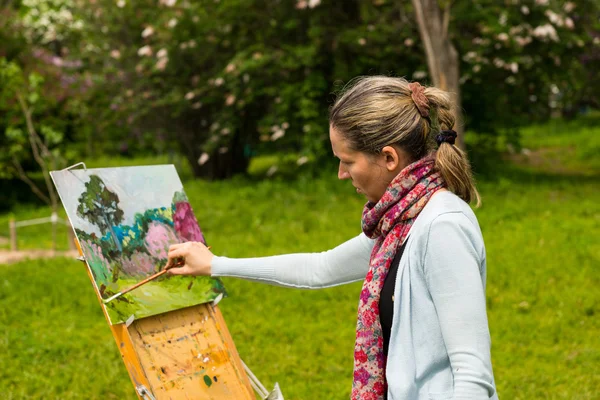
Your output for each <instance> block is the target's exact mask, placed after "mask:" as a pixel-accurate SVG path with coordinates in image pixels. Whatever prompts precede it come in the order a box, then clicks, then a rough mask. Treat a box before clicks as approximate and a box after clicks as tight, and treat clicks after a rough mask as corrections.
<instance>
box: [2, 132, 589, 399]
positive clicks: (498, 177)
mask: <svg viewBox="0 0 600 400" xmlns="http://www.w3.org/2000/svg"><path fill="white" fill-rule="evenodd" d="M574 124H575V125H569V124H563V123H561V124H559V125H557V126H555V125H547V126H543V127H537V128H531V129H530V131H528V132H525V133H524V139H523V140H524V147H526V148H528V149H531V150H532V151H543V150H545V149H547V148H549V147H551V148H554V149H558V148H566V149H569V148H570V147H571V146H572V145H575V144H576V145H578V146H579V145H580V144H581V143H583V144H585V143H590V144H591V145H590V148H587V149H586V148H581V149H579V148H578V149H577V151H578V152H580V153H581V154H583V155H582V156H579V155H576V156H573V160H574V162H573V163H566V164H565V165H566V167H565V168H564V169H562V170H559V171H555V170H549V169H548V168H545V167H541V166H540V164H539V163H532V164H531V165H530V166H515V165H513V164H508V163H501V164H498V165H497V168H496V170H497V171H496V173H495V174H494V175H491V176H489V177H487V175H486V179H485V180H484V181H481V182H480V183H479V187H480V190H481V193H482V196H483V206H482V207H481V208H480V209H478V210H476V213H477V216H478V218H479V221H480V224H481V226H482V230H483V233H484V237H485V241H486V246H487V253H488V279H487V302H488V317H489V322H490V331H491V335H492V342H493V346H492V357H493V367H494V373H495V378H496V382H497V386H498V391H499V395H500V398H501V399H511V400H512V399H514V400H516V399H569V400H571V399H596V398H598V393H600V340H599V338H600V290H599V289H598V288H599V287H600V270H599V268H600V241H599V240H598V237H600V206H599V204H600V185H599V183H600V174H599V173H598V170H597V169H596V168H597V167H596V165H597V164H596V163H597V160H598V157H591V158H588V156H587V154H588V153H590V152H591V153H592V154H593V153H594V151H595V150H594V149H593V146H595V144H594V143H597V141H596V139H595V138H597V137H600V136H598V135H600V129H599V128H594V127H593V126H592V125H589V126H581V122H577V123H574ZM596 126H598V124H596ZM550 128H552V129H553V130H552V132H553V133H552V135H551V136H552V138H551V139H548V143H546V136H544V135H542V134H541V133H540V132H543V131H546V132H547V131H548V130H549V129H550ZM584 128H585V132H587V133H581V130H584ZM574 130H575V131H574ZM571 135H574V136H576V137H578V138H579V139H577V142H576V143H574V142H572V140H571V139H570V136H571ZM582 135H583V136H582ZM584 136H585V137H584ZM586 137H589V140H587V139H586ZM586 140H587V141H586ZM595 148H596V149H597V147H595ZM567 151H570V150H567ZM580 153H576V154H580ZM557 154H559V155H561V156H563V155H564V154H563V153H561V152H560V151H557ZM581 166H589V168H587V169H586V170H585V171H582V172H581V173H579V172H578V171H579V169H580V168H581ZM330 175H331V176H327V177H324V178H319V179H308V178H300V179H298V180H296V181H294V182H284V181H278V180H267V181H261V182H251V181H246V180H243V179H235V180H232V181H228V182H215V183H207V182H203V181H193V180H187V181H186V182H185V189H186V192H187V194H188V197H189V198H190V201H191V202H192V205H193V207H194V211H195V214H196V216H197V217H198V220H199V222H200V225H201V226H202V228H203V230H204V233H205V235H206V237H207V240H208V241H209V243H210V244H211V245H212V246H213V251H214V252H215V253H216V254H219V255H227V256H232V257H242V256H262V255H271V254H278V253H284V252H299V251H320V250H326V249H328V248H330V247H332V246H335V245H336V244H338V243H340V242H342V241H343V240H345V239H348V238H351V237H352V236H354V235H355V234H357V233H359V231H360V215H361V210H362V205H363V199H362V198H361V197H360V196H358V195H356V194H354V193H353V191H352V188H351V186H350V184H349V183H347V182H339V181H337V180H336V179H335V173H334V171H331V174H330ZM44 213H46V214H47V213H48V212H47V210H43V209H35V210H34V209H21V210H16V211H15V214H16V216H17V217H18V218H21V219H24V218H22V217H26V218H30V217H32V216H37V215H38V214H40V215H41V214H44ZM7 219H8V216H7V215H3V216H0V224H4V222H5V221H6V220H7ZM0 226H1V225H0ZM46 234H47V233H46ZM43 235H44V232H43V231H40V232H38V233H36V234H35V235H29V236H28V237H30V239H28V238H27V237H25V236H24V239H23V241H24V242H23V243H22V246H24V247H25V248H27V246H35V245H36V243H39V240H38V239H37V238H38V237H39V238H41V237H43ZM31 238H33V239H31ZM224 283H225V286H226V287H227V289H228V292H229V295H230V297H229V298H227V299H225V300H223V301H222V302H221V303H220V307H221V309H222V311H223V314H224V315H225V319H226V321H227V323H228V327H229V329H230V332H231V334H232V336H233V338H234V340H235V342H236V345H237V347H238V350H239V352H240V354H241V356H242V357H243V358H244V360H245V362H246V363H247V364H248V365H249V366H250V368H252V369H253V371H254V372H255V373H256V374H257V375H258V377H259V378H260V379H261V380H262V381H263V383H265V384H266V385H267V386H268V387H272V385H273V384H274V383H275V382H276V381H277V382H279V383H280V385H281V387H282V391H283V394H284V396H285V397H286V398H288V399H307V400H309V399H310V400H312V399H347V398H348V394H349V390H350V386H351V375H352V352H353V343H354V328H355V320H356V306H357V302H358V294H359V291H360V283H356V284H352V285H347V286H343V287H337V288H332V289H325V290H320V291H300V290H290V289H283V288H278V287H270V286H266V285H262V284H258V283H251V282H245V281H241V280H235V279H224ZM0 393H2V396H0V397H2V398H7V399H28V398H36V399H37V398H43V399H80V398H86V399H135V398H136V396H135V394H134V392H133V388H132V385H131V383H130V381H129V378H128V375H127V373H126V370H125V368H124V366H123V365H122V361H121V360H120V356H119V353H118V351H117V348H116V346H115V343H114V341H113V339H112V336H111V334H110V330H109V328H108V326H107V325H106V322H105V320H104V318H103V316H102V312H101V310H100V307H99V305H98V304H97V300H96V297H95V295H94V293H93V289H92V286H91V284H90V282H89V280H88V277H87V274H86V272H85V270H84V266H83V265H81V264H80V263H79V262H76V261H74V260H68V259H53V260H36V261H30V262H23V263H19V264H11V265H0Z"/></svg>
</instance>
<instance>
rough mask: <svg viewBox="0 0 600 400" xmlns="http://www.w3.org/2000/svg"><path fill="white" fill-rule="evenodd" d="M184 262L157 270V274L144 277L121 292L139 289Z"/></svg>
mask: <svg viewBox="0 0 600 400" xmlns="http://www.w3.org/2000/svg"><path fill="white" fill-rule="evenodd" d="M183 264H184V263H183V262H178V263H177V264H174V265H173V266H171V267H169V268H166V269H163V270H162V271H160V272H157V273H156V274H154V275H152V276H149V277H147V278H146V279H144V280H143V281H139V282H138V283H136V284H135V285H133V286H132V287H130V288H128V289H125V290H123V291H122V292H121V294H122V295H123V294H125V293H129V292H131V291H132V290H133V289H137V288H139V287H140V286H142V285H144V284H146V283H148V282H150V281H152V280H154V279H156V278H158V277H159V276H162V275H164V274H166V273H167V271H168V270H170V269H171V268H176V267H179V266H181V265H183Z"/></svg>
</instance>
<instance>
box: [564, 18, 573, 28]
mask: <svg viewBox="0 0 600 400" xmlns="http://www.w3.org/2000/svg"><path fill="white" fill-rule="evenodd" d="M565 26H566V27H567V28H569V29H573V28H574V27H575V24H574V23H573V20H572V19H571V18H569V17H567V18H565Z"/></svg>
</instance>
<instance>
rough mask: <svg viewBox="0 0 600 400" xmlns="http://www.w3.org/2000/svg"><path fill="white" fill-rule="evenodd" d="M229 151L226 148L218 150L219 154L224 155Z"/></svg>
mask: <svg viewBox="0 0 600 400" xmlns="http://www.w3.org/2000/svg"><path fill="white" fill-rule="evenodd" d="M228 151H229V149H228V148H227V147H220V148H219V154H225V153H227V152H228Z"/></svg>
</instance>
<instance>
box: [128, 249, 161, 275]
mask: <svg viewBox="0 0 600 400" xmlns="http://www.w3.org/2000/svg"><path fill="white" fill-rule="evenodd" d="M122 267H123V272H124V273H125V274H127V275H129V276H144V275H149V274H151V273H153V272H154V271H155V268H156V265H155V263H154V260H153V259H152V256H150V255H149V254H146V253H140V252H137V251H136V252H135V253H133V254H132V255H131V257H123V260H122Z"/></svg>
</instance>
